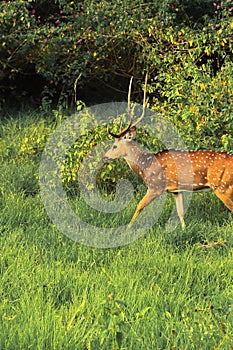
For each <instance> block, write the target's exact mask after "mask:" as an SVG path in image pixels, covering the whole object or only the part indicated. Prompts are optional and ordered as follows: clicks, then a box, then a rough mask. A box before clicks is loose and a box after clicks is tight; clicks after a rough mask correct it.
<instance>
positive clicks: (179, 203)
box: [174, 192, 185, 229]
mask: <svg viewBox="0 0 233 350" xmlns="http://www.w3.org/2000/svg"><path fill="white" fill-rule="evenodd" d="M174 195H175V200H176V210H177V213H178V216H179V218H180V222H181V226H182V229H184V228H185V222H184V196H183V193H182V192H179V193H174Z"/></svg>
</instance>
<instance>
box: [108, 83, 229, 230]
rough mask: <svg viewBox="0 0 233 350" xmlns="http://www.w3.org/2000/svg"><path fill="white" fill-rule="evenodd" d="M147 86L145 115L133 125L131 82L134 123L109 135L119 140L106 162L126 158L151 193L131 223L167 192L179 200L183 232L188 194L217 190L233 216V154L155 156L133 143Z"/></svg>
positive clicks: (169, 152)
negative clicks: (187, 192) (185, 197)
mask: <svg viewBox="0 0 233 350" xmlns="http://www.w3.org/2000/svg"><path fill="white" fill-rule="evenodd" d="M146 82H147V78H146V81H145V86H144V98H143V109H142V115H141V117H140V118H139V119H138V120H137V121H136V122H135V123H133V113H132V109H131V103H130V95H131V86H132V78H131V81H130V85H129V92H128V114H129V117H130V122H129V124H128V126H127V127H126V128H124V129H123V130H121V131H120V132H119V133H118V134H113V133H112V132H110V131H109V133H110V135H112V136H113V137H114V138H116V140H115V142H114V144H113V146H112V147H111V149H110V150H109V151H107V153H106V154H105V156H104V160H105V161H109V160H111V159H116V158H124V159H125V160H126V162H127V163H128V165H129V166H130V168H131V169H132V170H133V171H134V172H135V173H136V174H137V175H138V176H139V177H141V178H142V180H143V181H144V182H145V184H146V186H147V192H146V194H145V196H144V197H143V198H142V200H141V201H140V202H139V203H138V205H137V208H136V211H135V213H134V215H133V217H132V219H131V221H130V222H131V223H132V222H133V221H134V220H135V219H136V218H137V216H138V214H139V213H140V212H141V211H142V210H143V208H144V207H145V206H147V205H148V204H149V203H150V202H151V201H152V200H153V199H155V198H156V197H158V196H160V195H161V194H162V193H163V192H165V191H167V192H171V193H173V194H174V196H175V200H176V208H177V213H178V216H179V219H180V222H181V226H182V228H184V227H185V221H184V200H183V193H184V192H186V191H193V192H197V191H202V190H206V189H210V190H213V191H214V193H215V194H216V196H217V197H218V198H220V199H221V200H222V202H223V203H224V204H225V205H226V207H227V208H229V209H230V210H231V211H232V212H233V154H230V153H227V152H217V151H209V150H199V151H186V150H185V151H184V150H164V151H161V152H158V153H151V152H145V151H144V150H143V149H141V148H140V147H139V146H138V145H137V144H136V143H135V142H134V141H133V138H134V136H135V127H136V125H137V124H138V123H139V122H140V121H141V120H142V118H144V116H145V112H146V105H147V99H146Z"/></svg>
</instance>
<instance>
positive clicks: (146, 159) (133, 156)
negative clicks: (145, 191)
mask: <svg viewBox="0 0 233 350" xmlns="http://www.w3.org/2000/svg"><path fill="white" fill-rule="evenodd" d="M153 157H154V155H153V153H149V152H145V151H143V150H142V149H140V148H139V147H138V146H137V145H136V144H132V146H131V149H130V152H128V154H127V156H126V157H125V160H126V162H127V163H128V165H129V167H130V168H131V169H132V170H133V171H134V172H135V173H136V174H137V175H138V176H140V177H143V174H144V171H145V169H148V168H149V167H150V165H151V162H152V159H153Z"/></svg>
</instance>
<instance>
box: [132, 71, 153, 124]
mask: <svg viewBox="0 0 233 350" xmlns="http://www.w3.org/2000/svg"><path fill="white" fill-rule="evenodd" d="M147 81H148V73H146V77H145V84H144V90H143V105H142V114H141V117H140V118H139V119H138V120H137V121H136V122H135V123H134V124H133V125H132V127H135V126H136V125H137V124H138V123H139V122H140V121H141V120H142V119H143V118H144V116H145V113H146V106H147V103H148V101H149V97H148V98H146V87H147Z"/></svg>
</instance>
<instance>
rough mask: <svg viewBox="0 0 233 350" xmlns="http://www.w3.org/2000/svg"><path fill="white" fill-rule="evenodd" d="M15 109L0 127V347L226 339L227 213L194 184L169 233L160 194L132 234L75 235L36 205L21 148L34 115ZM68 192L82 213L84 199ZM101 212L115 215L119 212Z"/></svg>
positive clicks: (232, 271)
mask: <svg viewBox="0 0 233 350" xmlns="http://www.w3.org/2000/svg"><path fill="white" fill-rule="evenodd" d="M21 118H22V123H20V121H19V119H9V121H7V120H5V121H3V122H2V125H1V128H0V129H1V141H0V142H1V151H0V156H1V172H0V210H1V216H0V239H1V254H0V274H1V284H0V295H1V303H0V316H1V317H0V329H1V332H0V349H4V350H14V349H15V350H19V349H22V350H25V349H33V350H34V349H46V350H47V349H56V350H57V349H67V350H89V349H92V350H99V349H101V350H105V349H106V350H111V349H112V350H116V349H121V350H123V349H127V350H128V349H132V350H134V349H149V350H154V349H187V350H189V349H207V350H209V349H231V348H232V346H233V343H232V339H233V328H232V324H233V289H232V285H233V268H232V261H233V256H232V255H233V254H232V252H233V250H232V246H233V238H232V232H233V220H232V214H231V213H230V212H229V211H228V210H227V209H226V208H225V207H224V206H223V205H222V203H221V202H220V201H219V200H218V199H217V198H216V197H215V196H213V195H212V194H210V193H204V194H196V195H194V196H193V199H192V203H191V204H190V207H189V210H188V212H187V214H186V224H187V227H186V229H185V230H184V231H182V230H181V228H180V226H177V228H176V229H175V230H174V231H173V232H170V233H168V232H166V231H165V228H164V227H165V224H166V218H168V217H169V210H170V207H171V205H172V203H173V199H172V198H170V197H169V198H168V203H167V206H166V209H165V210H164V212H163V215H162V216H161V217H160V218H159V221H158V222H157V224H155V226H154V227H153V229H151V230H150V231H149V232H148V233H146V234H145V235H143V236H142V237H141V238H140V239H139V240H137V241H135V242H133V243H131V244H129V245H127V246H124V247H119V248H112V249H97V248H91V247H87V246H82V245H80V244H77V243H75V242H73V241H71V240H70V239H69V238H67V237H66V236H64V235H63V234H62V233H60V232H59V231H58V230H57V229H56V227H55V226H54V225H53V223H52V222H51V221H50V220H49V218H48V216H47V214H46V212H45V209H44V207H43V204H42V202H41V198H40V192H39V186H38V181H37V180H38V168H39V157H37V156H35V155H34V154H32V155H30V154H29V155H28V156H27V157H20V154H19V153H20V148H21V145H22V143H23V142H24V141H23V139H24V137H25V136H24V135H28V134H29V130H35V128H36V123H38V119H37V121H36V122H35V116H34V115H31V116H30V115H28V116H27V117H26V119H27V122H25V121H24V122H23V115H21ZM45 124H46V122H45V121H43V120H40V121H39V125H45ZM46 128H47V126H46ZM43 130H44V129H43V128H42V127H41V128H38V136H40V133H42V132H43ZM46 130H47V129H46ZM47 131H48V130H47ZM139 197H140V195H139ZM137 199H138V198H137ZM71 200H73V207H74V208H77V210H79V211H80V212H81V213H82V215H84V214H85V210H88V208H87V205H86V204H83V207H82V204H81V203H82V202H81V201H79V200H78V199H77V198H74V199H71ZM136 202H137V200H133V201H132V203H131V204H130V206H129V208H127V210H126V212H125V216H124V219H125V220H128V218H129V219H130V216H131V215H132V213H133V212H134V209H135V205H136ZM77 203H78V205H77ZM80 206H81V207H80ZM98 220H100V222H101V218H98ZM105 220H106V221H107V220H110V223H114V225H117V220H118V222H119V224H121V223H122V216H121V215H119V216H118V215H116V217H115V218H113V217H111V218H108V217H107V216H106V219H105ZM102 224H103V219H102ZM107 224H109V223H108V222H106V225H107Z"/></svg>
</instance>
